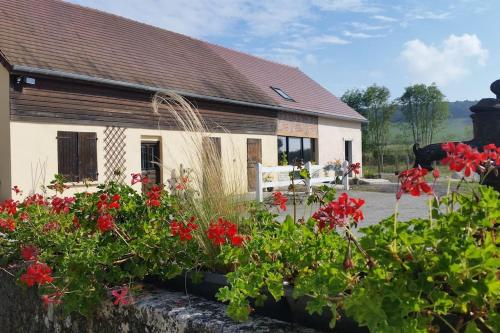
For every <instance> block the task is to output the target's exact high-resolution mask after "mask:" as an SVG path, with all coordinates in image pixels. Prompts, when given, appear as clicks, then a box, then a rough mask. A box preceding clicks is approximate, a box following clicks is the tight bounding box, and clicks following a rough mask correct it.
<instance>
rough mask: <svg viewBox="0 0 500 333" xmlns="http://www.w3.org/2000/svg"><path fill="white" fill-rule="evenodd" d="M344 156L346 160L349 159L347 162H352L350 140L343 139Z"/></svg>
mask: <svg viewBox="0 0 500 333" xmlns="http://www.w3.org/2000/svg"><path fill="white" fill-rule="evenodd" d="M344 143H345V149H344V151H345V157H344V159H345V160H346V161H349V164H351V163H352V141H351V140H345V141H344Z"/></svg>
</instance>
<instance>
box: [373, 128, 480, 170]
mask: <svg viewBox="0 0 500 333" xmlns="http://www.w3.org/2000/svg"><path fill="white" fill-rule="evenodd" d="M390 133H391V136H390V140H389V145H388V146H387V151H386V154H385V157H384V171H385V172H388V173H393V172H394V171H401V170H404V169H406V168H407V167H411V166H412V165H413V158H414V155H413V152H412V146H413V143H414V141H413V136H412V134H411V130H410V129H409V128H408V127H405V125H404V124H403V123H400V122H398V123H392V124H391V128H390ZM470 139H472V121H471V119H470V118H452V119H449V120H448V121H446V123H445V124H443V126H442V127H441V128H440V129H439V130H438V131H437V132H436V135H435V138H434V140H433V142H434V143H438V142H447V141H465V140H470ZM363 162H364V170H363V172H364V173H365V175H368V176H370V175H375V174H377V167H376V161H375V159H374V157H373V155H372V154H370V152H363Z"/></svg>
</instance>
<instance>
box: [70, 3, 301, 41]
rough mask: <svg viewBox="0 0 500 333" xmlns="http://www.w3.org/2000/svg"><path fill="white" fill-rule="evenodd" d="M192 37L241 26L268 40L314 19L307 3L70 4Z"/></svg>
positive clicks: (229, 30) (228, 31) (217, 33)
mask: <svg viewBox="0 0 500 333" xmlns="http://www.w3.org/2000/svg"><path fill="white" fill-rule="evenodd" d="M67 1H69V2H73V3H77V4H81V5H83V6H88V7H92V8H97V9H100V10H104V11H107V12H111V13H114V14H117V15H121V16H125V17H129V18H132V19H134V20H138V21H140V22H144V23H148V24H151V25H155V26H158V27H161V28H165V29H168V30H172V31H176V32H179V33H183V34H186V35H189V36H193V37H207V36H217V35H222V34H226V35H227V34H231V31H233V29H234V28H235V27H236V26H237V25H238V24H243V25H245V26H246V28H247V29H245V31H246V32H247V33H249V34H252V35H257V36H269V35H273V34H279V33H286V32H287V31H290V30H293V29H304V24H303V23H301V21H303V20H304V18H306V17H308V16H309V15H311V4H310V3H309V1H307V0H294V1H288V0H275V1H259V2H255V1H252V0H189V1H185V0H169V1H157V0H142V1H138V0H120V1H103V0H67Z"/></svg>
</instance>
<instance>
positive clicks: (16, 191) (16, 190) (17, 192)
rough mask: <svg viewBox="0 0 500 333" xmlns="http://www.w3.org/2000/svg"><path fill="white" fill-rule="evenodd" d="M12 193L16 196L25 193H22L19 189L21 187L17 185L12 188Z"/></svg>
mask: <svg viewBox="0 0 500 333" xmlns="http://www.w3.org/2000/svg"><path fill="white" fill-rule="evenodd" d="M12 191H13V192H14V193H15V194H22V193H23V191H21V189H20V188H19V186H17V185H15V186H14V187H12Z"/></svg>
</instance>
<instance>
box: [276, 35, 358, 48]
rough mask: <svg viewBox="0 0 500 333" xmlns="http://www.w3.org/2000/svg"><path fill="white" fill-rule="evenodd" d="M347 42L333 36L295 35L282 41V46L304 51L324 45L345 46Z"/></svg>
mask: <svg viewBox="0 0 500 333" xmlns="http://www.w3.org/2000/svg"><path fill="white" fill-rule="evenodd" d="M349 43H350V42H349V41H348V40H345V39H342V38H340V37H338V36H335V35H318V36H302V35H297V36H294V38H292V39H290V40H286V41H283V45H286V46H287V47H291V48H295V49H300V50H306V49H317V48H322V47H324V46H326V45H345V44H349Z"/></svg>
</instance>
